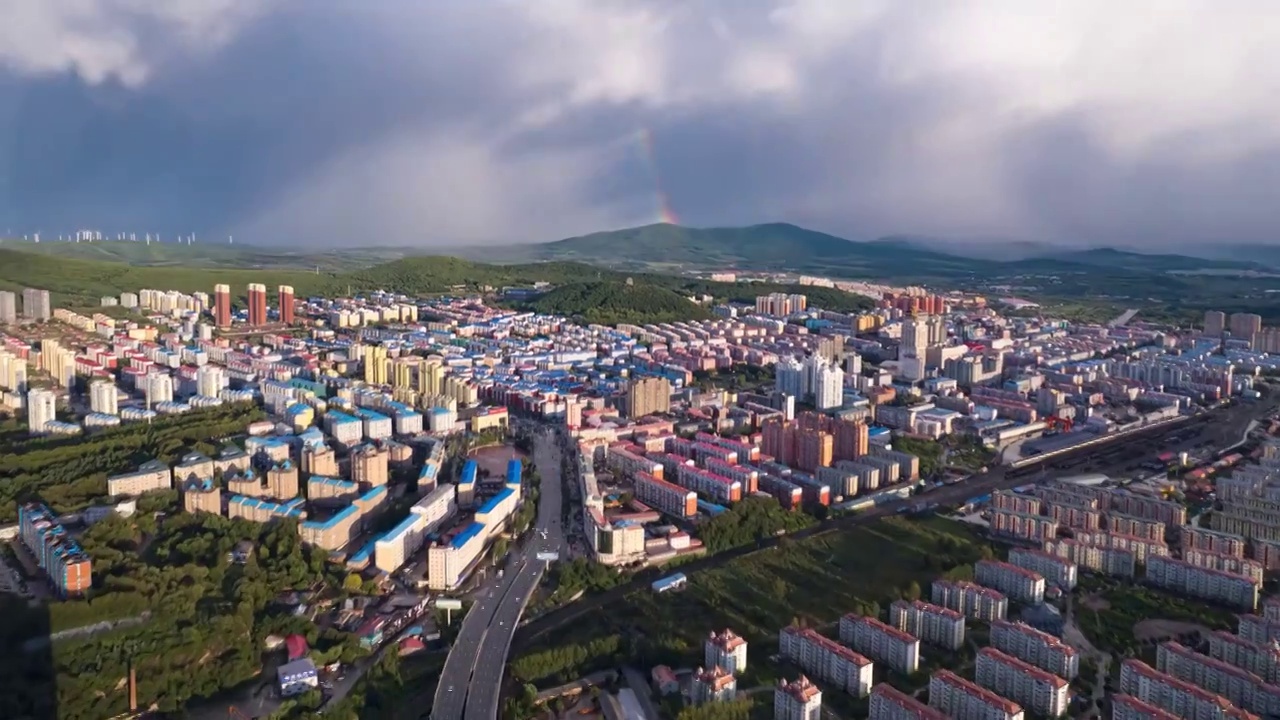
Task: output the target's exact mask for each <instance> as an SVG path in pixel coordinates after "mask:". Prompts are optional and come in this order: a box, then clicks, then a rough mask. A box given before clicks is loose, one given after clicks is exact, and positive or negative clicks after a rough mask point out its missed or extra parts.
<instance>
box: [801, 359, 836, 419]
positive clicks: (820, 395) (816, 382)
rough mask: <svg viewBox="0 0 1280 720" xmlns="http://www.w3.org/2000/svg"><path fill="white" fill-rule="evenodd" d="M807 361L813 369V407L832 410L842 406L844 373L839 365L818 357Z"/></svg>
mask: <svg viewBox="0 0 1280 720" xmlns="http://www.w3.org/2000/svg"><path fill="white" fill-rule="evenodd" d="M809 360H810V361H811V362H812V363H813V365H814V366H815V367H814V369H813V405H814V407H816V408H817V409H818V410H833V409H835V408H838V407H840V406H842V405H844V371H843V370H841V369H840V366H839V365H836V364H834V363H829V362H827V361H826V360H823V359H821V358H818V357H811V358H809Z"/></svg>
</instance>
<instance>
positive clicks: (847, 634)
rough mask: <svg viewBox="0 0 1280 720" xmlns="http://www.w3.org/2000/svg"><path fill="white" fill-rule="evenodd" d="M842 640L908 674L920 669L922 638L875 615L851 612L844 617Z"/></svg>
mask: <svg viewBox="0 0 1280 720" xmlns="http://www.w3.org/2000/svg"><path fill="white" fill-rule="evenodd" d="M840 642H842V643H844V644H846V645H848V646H850V647H852V648H853V649H854V650H856V651H857V652H859V653H861V654H863V655H866V656H867V657H869V658H871V660H872V662H877V663H880V664H882V665H886V666H888V667H890V668H893V669H894V670H897V671H898V672H901V673H903V674H905V675H910V674H911V673H913V672H915V671H916V670H918V669H919V668H920V641H919V640H917V639H916V638H915V636H914V635H912V634H911V633H908V632H906V631H905V630H899V629H898V628H896V627H894V626H892V625H886V624H885V623H883V622H880V620H878V619H876V618H873V617H866V616H865V615H854V614H853V613H849V614H847V615H845V616H844V617H842V618H840Z"/></svg>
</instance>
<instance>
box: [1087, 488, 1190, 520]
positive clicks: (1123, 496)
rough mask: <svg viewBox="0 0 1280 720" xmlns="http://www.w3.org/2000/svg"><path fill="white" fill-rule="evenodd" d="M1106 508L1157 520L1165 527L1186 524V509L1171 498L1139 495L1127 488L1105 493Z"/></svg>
mask: <svg viewBox="0 0 1280 720" xmlns="http://www.w3.org/2000/svg"><path fill="white" fill-rule="evenodd" d="M1106 503H1107V509H1109V510H1110V511H1112V512H1115V513H1120V514H1123V515H1133V516H1135V517H1140V518H1148V519H1151V520H1159V521H1160V522H1162V523H1164V524H1165V527H1170V528H1174V527H1180V526H1182V525H1186V524H1187V509H1186V508H1185V507H1184V506H1183V505H1182V504H1181V503H1176V502H1173V501H1172V500H1162V499H1160V498H1156V497H1151V496H1149V495H1139V494H1137V493H1134V492H1131V491H1129V490H1111V491H1110V492H1108V494H1107V500H1106Z"/></svg>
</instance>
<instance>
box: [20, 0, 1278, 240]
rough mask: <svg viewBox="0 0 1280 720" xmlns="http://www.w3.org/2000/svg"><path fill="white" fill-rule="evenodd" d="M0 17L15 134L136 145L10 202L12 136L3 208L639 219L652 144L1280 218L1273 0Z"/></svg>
mask: <svg viewBox="0 0 1280 720" xmlns="http://www.w3.org/2000/svg"><path fill="white" fill-rule="evenodd" d="M0 18H5V19H6V22H4V23H3V24H0V68H6V69H7V71H8V73H9V74H10V75H12V76H13V78H14V79H12V80H11V81H10V82H9V83H8V84H6V83H4V82H2V81H0V109H2V108H4V107H5V106H6V104H7V105H9V106H12V107H14V108H15V110H14V111H13V112H14V114H15V117H16V118H17V120H16V121H15V122H14V127H15V128H16V129H15V132H19V133H33V134H36V135H38V136H40V137H35V138H26V137H22V138H18V139H19V142H25V141H26V140H28V139H30V140H32V141H34V142H36V143H37V144H50V143H65V142H67V141H68V140H69V139H70V140H72V141H75V142H77V143H78V145H77V148H78V149H77V150H76V151H75V152H76V153H82V154H89V155H92V154H93V153H94V152H95V151H103V152H108V153H109V152H111V148H112V147H114V146H116V145H125V146H128V147H130V148H135V149H136V150H135V152H136V153H137V154H140V155H143V156H145V157H137V156H136V155H134V156H130V157H126V158H114V157H113V162H112V165H111V167H112V171H111V172H110V173H107V172H106V171H105V170H104V171H99V172H97V173H94V172H85V171H84V169H83V161H81V162H79V163H78V162H77V159H78V156H75V154H74V153H73V155H72V156H69V157H67V158H66V159H65V162H66V163H67V164H68V165H69V166H71V167H79V168H80V172H78V173H72V172H67V173H65V175H58V174H57V172H56V171H55V170H46V171H44V173H45V174H43V175H41V176H40V177H39V178H38V180H39V182H36V183H35V186H36V187H35V188H34V189H28V190H23V191H22V192H21V193H20V192H18V191H12V193H11V194H13V195H14V196H13V197H10V198H7V199H6V198H4V197H3V195H4V193H5V189H4V188H6V187H9V188H12V187H15V183H14V182H13V180H12V178H16V177H18V176H19V175H20V174H21V173H23V172H24V170H25V168H24V167H23V162H24V161H25V160H26V159H27V158H28V156H27V155H24V154H23V153H20V152H10V153H8V156H6V152H5V151H4V150H0V174H8V175H9V176H10V178H11V179H10V181H9V182H8V183H4V182H0V211H5V210H6V204H7V206H8V212H9V213H10V214H11V215H13V216H15V217H17V218H18V219H19V221H21V222H22V223H25V224H28V225H30V224H38V225H46V226H47V225H49V224H58V223H67V224H70V225H77V224H79V225H83V224H93V223H105V222H108V221H110V222H115V223H122V224H123V223H128V222H137V223H146V222H151V221H152V220H151V219H150V218H149V217H146V214H147V213H153V214H160V215H161V216H162V218H164V219H165V221H168V218H169V216H170V215H174V214H177V215H182V214H184V213H185V217H184V218H183V219H184V220H188V221H190V222H193V223H194V222H197V220H198V223H199V224H200V225H201V227H202V228H206V229H207V230H210V231H221V230H227V229H234V230H237V231H239V232H241V233H244V232H249V233H251V234H252V235H254V236H261V237H263V239H264V240H270V239H272V238H293V237H306V238H310V239H314V240H315V241H319V242H325V241H328V242H338V241H342V242H348V241H351V240H352V239H353V238H354V239H356V240H357V241H363V242H376V241H378V240H379V239H382V240H386V241H396V242H421V243H424V244H428V243H439V244H456V243H457V242H459V241H463V242H500V241H517V240H532V239H550V238H553V237H556V236H558V235H563V234H569V233H573V232H585V231H590V230H594V229H600V228H601V227H602V226H610V225H623V224H629V223H636V222H645V221H651V220H653V219H655V217H656V216H655V214H654V209H655V207H656V204H655V203H656V200H655V192H656V191H655V182H656V178H655V177H654V163H655V162H656V164H657V168H658V170H659V171H660V172H661V174H662V178H661V182H662V183H663V185H665V189H666V191H667V194H669V195H670V196H671V199H672V202H673V203H674V205H675V208H676V210H677V211H679V212H680V213H681V215H682V217H683V218H684V219H686V220H687V221H688V222H690V223H693V224H704V225H706V224H737V223H744V222H759V221H773V220H789V221H793V222H798V223H801V224H810V225H815V226H818V227H821V228H823V229H829V230H832V231H835V232H839V233H844V234H846V235H852V236H855V237H870V236H874V235H877V234H887V233H894V232H904V233H929V234H937V235H943V236H946V235H974V234H978V235H999V236H1011V237H1022V238H1026V239H1041V240H1053V241H1072V242H1083V243H1090V244H1101V243H1117V244H1133V245H1142V244H1148V245H1153V246H1154V245H1161V246H1167V245H1168V244H1170V243H1173V244H1177V243H1196V242H1214V241H1221V240H1247V241H1264V242H1266V241H1271V240H1272V239H1273V238H1274V235H1273V232H1274V230H1273V229H1274V228H1275V227H1276V226H1277V225H1278V224H1280V202H1278V201H1280V189H1278V188H1280V182H1278V181H1280V123H1277V122H1275V118H1276V117H1278V116H1280V62H1277V61H1276V60H1277V57H1276V56H1277V53H1280V51H1277V50H1276V48H1280V5H1277V4H1276V3H1275V2H1273V1H1272V0H1233V1H1232V2H1228V3H1222V2H1208V1H1202V0H1128V1H1127V2H1122V3H1114V2H1102V1H1101V0H1038V1H1032V2H1027V1H1026V0H1020V1H1019V0H975V1H974V2H962V3H959V2H952V1H950V0H915V1H913V2H893V1H892V0H866V1H861V0H650V1H648V2H636V1H634V0H538V1H537V2H526V1H524V0H472V1H470V2H451V1H448V0H446V1H445V2H429V3H422V2H411V1H410V0H379V2H378V3H376V4H364V3H361V4H352V3H346V2H343V1H341V0H309V1H308V2H301V0H165V1H164V2H156V1H155V0H0ZM67 75H71V76H74V77H75V78H76V79H77V82H78V83H79V85H80V86H81V87H80V90H79V95H78V96H77V98H76V101H77V102H78V103H79V104H78V105H77V112H86V113H89V116H90V117H91V118H94V119H95V122H94V126H95V130H94V131H93V132H89V131H88V130H85V129H84V128H83V127H79V128H71V129H67V128H55V129H56V130H57V131H58V132H60V133H62V134H61V135H56V134H54V129H45V128H41V124H40V123H39V122H38V118H39V117H40V116H41V115H42V114H46V113H57V112H59V110H61V109H63V108H62V105H60V104H59V103H62V104H66V103H68V102H70V101H69V100H68V98H67V97H66V96H65V94H64V95H60V96H58V98H56V102H55V100H50V99H47V98H45V97H44V96H38V93H37V92H36V91H37V90H39V88H40V87H41V86H42V85H49V84H51V83H55V82H60V81H65V78H66V76H67ZM95 86H97V87H95ZM121 86H122V87H121ZM103 88H112V89H111V91H110V92H109V93H108V97H107V98H105V99H104V98H102V97H99V96H98V94H100V92H101V90H102V89H103ZM5 93H11V94H12V96H11V97H10V98H9V99H8V102H7V103H6V102H5V100H6V99H5V98H4V97H3V94H5ZM33 98H34V99H33ZM198 105H205V106H208V110H207V111H195V110H191V109H190V108H191V107H193V106H198ZM174 107H181V108H186V109H185V110H183V111H177V110H174ZM131 111H132V112H136V113H144V114H146V117H148V118H152V119H153V120H152V121H153V122H155V123H156V124H157V127H156V128H153V129H152V132H151V133H150V134H149V139H148V140H147V141H146V142H140V141H137V140H136V139H133V138H132V137H131V136H130V131H131V130H130V125H129V121H130V119H133V121H134V122H133V127H134V128H135V130H134V131H135V132H136V125H137V122H136V117H134V116H133V115H132V114H131ZM161 112H164V113H168V114H167V115H163V118H165V119H163V120H160V119H155V118H157V117H159V116H158V115H157V113H161ZM0 114H2V113H0ZM95 114H97V115H98V117H94V115H95ZM3 128H4V126H3V124H0V129H3ZM641 128H651V129H652V131H653V137H654V138H655V147H654V148H653V150H654V152H653V155H652V157H648V150H647V149H646V148H643V147H641V146H640V145H639V143H638V142H633V141H632V138H635V137H636V136H637V132H638V131H639V130H640V129H641ZM166 129H170V130H172V132H165V130H166ZM44 135H48V137H43V136H44ZM68 136H69V137H68ZM86 138H87V139H86ZM95 143H96V145H95ZM206 145H207V146H206ZM121 164H123V165H121ZM122 176H123V178H124V179H125V180H126V181H128V182H130V183H131V184H133V185H134V186H135V187H136V186H144V187H152V185H150V184H149V183H152V182H161V181H162V180H163V181H164V183H168V184H165V185H164V192H163V198H162V201H159V200H158V201H157V202H156V203H155V204H154V205H149V204H148V203H147V202H145V200H144V201H141V202H140V201H138V198H137V197H136V194H135V197H133V198H131V199H132V200H133V202H130V203H113V202H110V199H111V198H112V197H113V195H112V193H119V192H120V190H119V180H120V179H121V177H122ZM0 179H3V175H0ZM109 181H110V182H109ZM95 183H96V184H95ZM206 183H207V184H208V186H207V187H206V185H205V184H206ZM22 193H31V194H30V195H26V194H22ZM36 193H40V194H39V195H37V194H36ZM60 193H61V194H60ZM46 195H49V197H48V198H47V199H46V197H45V196H46ZM211 198H214V199H211ZM6 200H7V203H6ZM201 203H202V204H201ZM44 206H47V208H45V207H44ZM120 207H125V208H127V212H125V211H123V210H119V209H118V208H120ZM55 208H56V210H55ZM113 208H114V209H113ZM90 210H92V211H93V213H94V214H95V216H94V217H88V216H85V215H88V214H90V212H89V211H90ZM164 213H168V215H165V214H164ZM96 215H106V216H107V217H106V218H103V219H99V218H98V217H96ZM192 217H195V218H196V219H197V220H191V218H192Z"/></svg>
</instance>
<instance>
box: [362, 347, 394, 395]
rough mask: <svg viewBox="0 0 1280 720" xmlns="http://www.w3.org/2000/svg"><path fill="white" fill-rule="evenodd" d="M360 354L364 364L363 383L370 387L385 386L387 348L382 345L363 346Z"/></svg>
mask: <svg viewBox="0 0 1280 720" xmlns="http://www.w3.org/2000/svg"><path fill="white" fill-rule="evenodd" d="M360 353H361V360H362V361H363V362H364V381H365V382H367V383H369V384H370V385H386V384H387V364H388V358H387V348H386V347H385V346H383V345H365V346H364V347H363V348H361V350H360Z"/></svg>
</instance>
